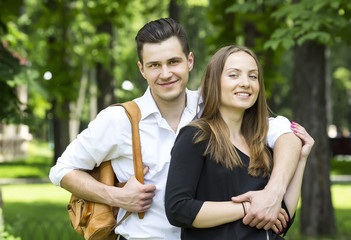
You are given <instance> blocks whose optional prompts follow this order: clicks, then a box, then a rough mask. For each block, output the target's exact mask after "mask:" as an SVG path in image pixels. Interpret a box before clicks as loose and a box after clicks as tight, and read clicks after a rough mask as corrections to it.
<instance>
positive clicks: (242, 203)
mask: <svg viewBox="0 0 351 240" xmlns="http://www.w3.org/2000/svg"><path fill="white" fill-rule="evenodd" d="M241 205H243V209H244V217H245V216H246V209H245V204H244V202H241Z"/></svg>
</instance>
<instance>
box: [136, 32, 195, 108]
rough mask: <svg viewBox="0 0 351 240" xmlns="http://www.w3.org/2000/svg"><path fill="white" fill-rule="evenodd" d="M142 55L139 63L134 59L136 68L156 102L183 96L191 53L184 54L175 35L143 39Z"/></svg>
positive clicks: (190, 64)
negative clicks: (161, 40) (155, 39)
mask: <svg viewBox="0 0 351 240" xmlns="http://www.w3.org/2000/svg"><path fill="white" fill-rule="evenodd" d="M142 57H143V64H142V63H141V62H138V66H139V70H140V72H141V74H142V75H143V77H144V78H145V79H146V80H147V82H148V84H149V86H150V89H151V93H152V96H153V98H154V100H155V102H156V103H158V102H160V101H163V102H176V101H177V100H179V99H180V98H181V97H184V96H185V88H186V85H187V83H188V79H189V72H190V71H191V70H192V68H193V63H194V57H193V54H192V53H189V56H188V57H187V56H185V54H184V52H183V50H182V47H181V45H180V43H179V40H178V38H176V37H171V38H169V39H167V40H165V41H163V42H161V43H145V44H144V46H143V50H142Z"/></svg>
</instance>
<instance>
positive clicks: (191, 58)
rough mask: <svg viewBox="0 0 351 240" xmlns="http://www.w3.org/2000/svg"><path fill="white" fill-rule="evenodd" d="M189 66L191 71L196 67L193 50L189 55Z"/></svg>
mask: <svg viewBox="0 0 351 240" xmlns="http://www.w3.org/2000/svg"><path fill="white" fill-rule="evenodd" d="M188 67H189V72H190V71H191V70H192V69H193V67H194V54H193V53H192V52H189V55H188Z"/></svg>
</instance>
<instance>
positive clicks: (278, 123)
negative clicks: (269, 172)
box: [267, 116, 292, 149]
mask: <svg viewBox="0 0 351 240" xmlns="http://www.w3.org/2000/svg"><path fill="white" fill-rule="evenodd" d="M290 124H291V123H290V121H289V119H287V118H286V117H283V116H277V117H275V118H273V117H271V118H269V130H268V135H267V143H268V146H269V147H270V148H272V149H273V148H274V144H275V142H276V141H277V139H278V138H279V137H280V136H281V135H283V134H285V133H291V132H292V131H291V129H290Z"/></svg>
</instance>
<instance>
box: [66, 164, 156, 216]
mask: <svg viewBox="0 0 351 240" xmlns="http://www.w3.org/2000/svg"><path fill="white" fill-rule="evenodd" d="M147 171H148V168H147V167H146V168H144V174H146V173H147ZM61 186H62V187H63V188H64V189H66V190H67V191H69V192H71V193H73V194H74V195H76V196H78V197H81V198H83V199H87V200H89V201H93V202H99V203H104V204H107V205H110V206H114V207H121V208H123V209H125V210H127V211H131V212H145V211H146V210H148V209H149V208H150V207H151V204H152V198H153V197H154V196H155V190H156V187H155V186H154V185H152V184H145V185H143V184H141V183H140V182H139V181H138V180H137V179H136V178H135V177H134V176H132V177H131V178H130V179H129V180H128V182H127V183H126V185H125V186H124V187H123V188H118V187H114V186H108V185H105V184H102V183H100V182H99V181H97V180H96V179H95V178H93V177H92V176H91V175H90V174H88V173H87V172H84V171H81V170H73V171H70V172H68V173H67V174H66V175H65V176H64V177H63V178H62V181H61Z"/></svg>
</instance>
